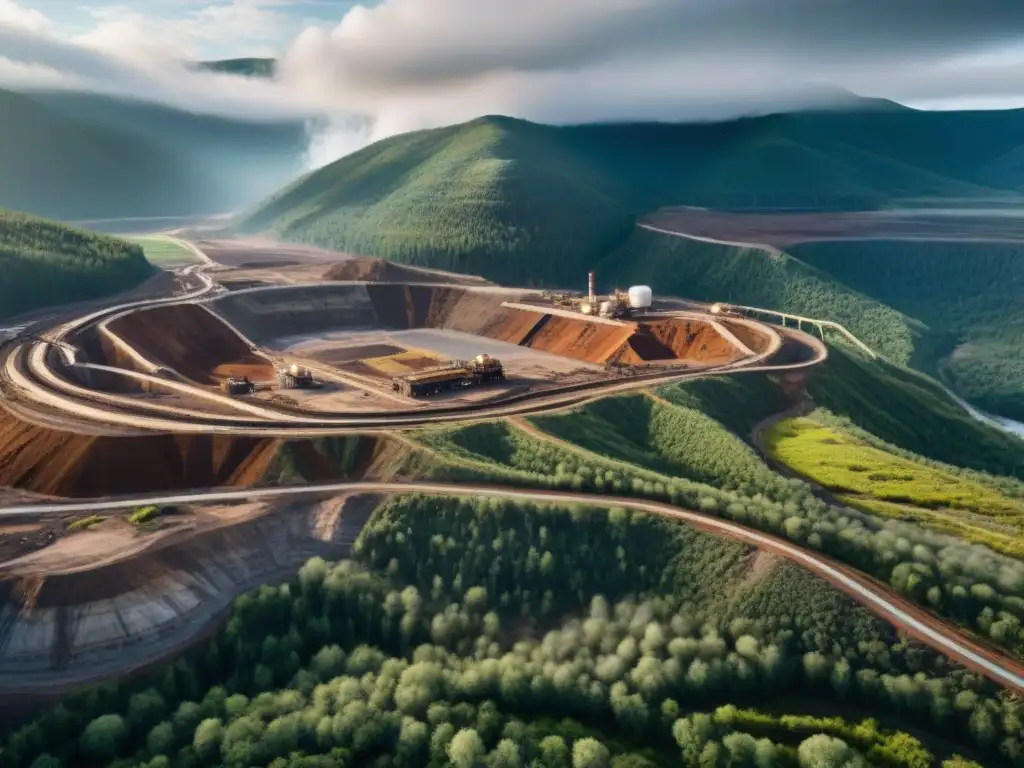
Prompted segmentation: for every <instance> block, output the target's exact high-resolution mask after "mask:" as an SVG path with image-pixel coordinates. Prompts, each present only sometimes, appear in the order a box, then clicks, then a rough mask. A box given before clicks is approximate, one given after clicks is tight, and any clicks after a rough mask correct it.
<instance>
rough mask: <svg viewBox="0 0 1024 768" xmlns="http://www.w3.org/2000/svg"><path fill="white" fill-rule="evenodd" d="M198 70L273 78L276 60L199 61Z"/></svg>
mask: <svg viewBox="0 0 1024 768" xmlns="http://www.w3.org/2000/svg"><path fill="white" fill-rule="evenodd" d="M196 66H197V67H198V68H199V69H205V70H208V71H210V72H222V73H225V74H229V75H245V76H246V77H273V76H274V72H275V70H276V69H277V59H267V58H241V59H219V60H217V61H200V62H197V63H196Z"/></svg>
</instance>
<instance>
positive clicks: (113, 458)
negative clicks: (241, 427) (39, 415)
mask: <svg viewBox="0 0 1024 768" xmlns="http://www.w3.org/2000/svg"><path fill="white" fill-rule="evenodd" d="M280 445H281V441H279V440H275V439H270V438H252V437H234V436H226V435H141V436H138V437H109V436H97V435H77V434H74V433H71V432H63V431H59V430H56V429H48V428H45V427H38V426H35V425H33V424H29V423H27V422H23V421H21V420H19V419H18V418H17V417H15V416H13V415H11V414H9V413H7V412H6V411H3V410H0V486H7V487H10V488H18V489H21V490H25V491H32V492H34V493H41V494H46V495H49V496H66V497H72V498H81V497H93V496H109V495H115V494H127V493H137V494H143V493H152V492H156V491H173V490H183V489H189V488H215V487H221V486H231V487H248V486H251V485H254V484H256V483H257V482H259V481H260V479H262V477H263V476H264V474H265V472H266V471H267V468H268V467H269V466H270V464H271V462H272V461H273V459H274V457H275V456H276V455H277V452H278V450H279V448H280Z"/></svg>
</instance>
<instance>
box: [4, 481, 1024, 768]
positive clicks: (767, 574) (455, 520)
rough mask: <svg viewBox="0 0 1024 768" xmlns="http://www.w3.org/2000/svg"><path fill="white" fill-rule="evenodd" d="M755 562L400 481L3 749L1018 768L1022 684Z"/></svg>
mask: <svg viewBox="0 0 1024 768" xmlns="http://www.w3.org/2000/svg"><path fill="white" fill-rule="evenodd" d="M762 558H763V556H755V555H754V554H753V553H752V552H751V551H750V550H749V549H748V548H747V547H745V546H743V545H741V544H737V543H733V542H729V541H725V540H721V539H716V538H714V537H712V536H709V535H707V534H704V533H699V532H697V531H695V530H693V529H690V528H687V527H684V526H677V525H673V524H671V523H669V522H667V521H664V520H660V519H657V518H654V517H651V516H646V515H634V514H631V513H629V512H627V511H626V510H623V509H613V510H602V509H590V508H579V507H577V508H573V509H563V508H558V507H552V506H541V507H538V506H533V505H516V504H511V503H495V502H493V501H488V500H483V499H479V500H476V501H473V502H470V501H460V500H456V499H450V498H447V499H440V498H429V497H426V498H425V497H415V496H414V497H400V498H395V499H393V500H391V501H388V502H385V503H383V504H382V505H381V506H380V507H379V508H378V509H377V510H376V511H375V513H374V515H373V517H372V519H371V520H370V522H369V523H368V525H367V527H366V528H365V529H364V531H363V533H362V535H361V536H360V539H359V542H358V544H357V547H356V554H355V557H354V559H353V560H352V561H345V562H341V563H337V564H333V563H325V562H324V561H323V560H321V559H319V558H316V559H313V560H311V561H309V562H308V563H307V564H306V565H305V566H304V567H303V568H302V569H301V571H300V572H299V574H297V576H296V578H294V579H292V580H291V581H290V582H289V583H288V584H286V585H283V586H281V587H270V586H267V587H263V588H262V589H260V590H258V591H255V592H253V593H252V594H250V595H247V596H245V597H243V598H241V599H239V600H238V601H237V603H236V605H235V608H234V611H233V612H232V616H231V618H230V620H229V621H228V622H227V623H226V625H225V626H224V627H223V629H221V630H220V631H219V632H218V633H216V634H215V635H214V636H213V637H212V638H210V639H209V640H208V641H206V642H205V643H203V645H202V646H201V647H199V648H197V649H196V650H195V651H194V652H192V653H189V654H188V655H187V656H186V657H184V658H182V659H179V660H178V661H176V662H168V663H166V664H165V665H164V666H163V667H162V668H160V669H157V670H155V671H153V672H150V673H148V674H144V675H141V676H136V677H127V678H125V679H123V680H119V681H117V682H116V683H112V684H108V685H106V686H102V687H98V688H94V689H92V690H90V691H88V692H85V693H83V694H81V695H79V696H75V697H72V698H70V699H68V700H66V701H65V702H63V703H62V704H61V705H60V706H57V707H55V708H52V709H50V710H48V711H46V712H45V713H43V714H41V715H40V716H39V717H37V718H36V719H35V720H33V721H32V722H31V723H29V724H27V725H25V726H24V727H22V728H20V729H18V730H16V731H14V732H13V733H10V734H8V738H7V739H6V740H5V743H4V749H3V751H2V753H0V764H2V765H4V766H11V767H13V766H28V765H32V766H37V767H38V766H47V767H49V766H58V765H75V766H83V768H92V766H97V767H98V766H108V765H110V766H122V765H123V766H128V765H133V766H146V768H165V767H167V766H206V765H223V766H228V767H229V768H234V767H235V766H238V768H245V767H246V766H257V765H259V766H271V767H272V768H288V767H289V766H294V767H297V768H321V767H322V768H327V766H332V767H333V766H342V767H346V766H351V767H353V768H354V767H355V766H373V768H413V767H414V766H415V767H419V766H429V768H442V767H444V766H457V767H459V768H475V767H476V766H488V768H527V766H529V767H530V768H570V767H571V768H654V766H663V765H673V764H682V765H694V766H696V765H706V766H780V767H782V766H794V767H795V766H808V767H809V766H821V767H822V768H824V767H825V766H828V767H829V768H831V767H832V766H850V767H851V768H852V767H854V766H866V765H869V764H870V765H884V766H892V767H893V768H919V767H923V766H930V765H936V764H938V763H939V762H941V761H948V762H943V765H946V766H950V768H953V767H954V766H959V767H960V768H976V767H977V766H979V765H982V764H985V765H988V764H995V762H1000V763H1005V764H1012V765H1020V764H1022V747H1021V741H1020V733H1019V726H1020V704H1019V702H1017V701H1016V700H1014V699H1013V698H1011V697H1007V696H1002V695H1001V694H1000V692H999V691H997V690H996V689H995V688H993V687H992V686H991V685H990V684H988V683H986V682H984V681H983V680H981V679H979V678H978V677H977V676H975V675H973V674H971V673H968V672H965V671H963V670H957V669H952V668H950V666H949V665H948V663H947V662H946V661H945V660H943V659H941V658H939V657H937V656H935V655H934V654H932V653H930V652H928V651H926V650H923V649H922V648H920V647H917V646H916V645H915V644H912V643H910V642H907V641H905V640H902V639H900V638H899V637H898V636H897V635H896V633H895V631H894V630H892V629H891V628H890V627H888V626H887V625H885V624H884V623H883V622H880V621H878V620H877V619H875V618H873V617H872V616H870V615H869V614H867V613H866V612H865V611H864V610H863V609H861V608H859V607H857V606H855V605H854V604H852V603H851V602H850V601H849V600H847V599H846V598H844V597H842V596H840V595H839V593H837V592H835V591H834V590H832V589H831V588H830V587H829V586H828V585H827V584H825V583H824V582H823V581H820V580H818V579H815V578H812V577H810V576H808V575H807V574H806V573H803V572H801V571H799V570H798V569H796V568H795V567H793V566H790V565H787V564H785V563H781V562H776V561H774V560H772V559H771V558H764V559H762ZM752 560H753V562H754V563H759V564H755V565H753V566H752V565H751V563H752ZM957 752H961V753H964V754H966V755H968V756H970V757H977V758H978V760H979V761H981V762H969V761H967V760H965V759H964V758H962V757H960V756H959V755H958V754H956V753H957ZM992 761H995V762H992Z"/></svg>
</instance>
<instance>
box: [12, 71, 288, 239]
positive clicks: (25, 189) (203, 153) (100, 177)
mask: <svg viewBox="0 0 1024 768" xmlns="http://www.w3.org/2000/svg"><path fill="white" fill-rule="evenodd" d="M305 144H306V136H305V130H304V127H303V125H302V124H301V123H299V122H282V121H278V122H256V121H245V120H237V119H227V118H220V117H209V116H204V115H197V114H193V113H190V112H185V111H182V110H177V109H172V108H170V107H164V106H160V105H156V104H150V103H144V102H138V101H129V100H125V99H117V98H112V97H106V96H100V95H96V94H89V93H72V92H66V91H61V92H49V93H30V94H28V93H15V92H12V91H3V90H0V147H2V148H3V149H2V151H0V206H2V207H6V208H11V209H15V210H22V211H26V212H29V213H33V214H37V215H43V216H49V217H53V218H63V219H78V218H92V217H97V218H98V217H108V216H109V217H126V216H148V215H154V216H156V215H163V216H171V215H188V214H195V213H211V212H220V211H225V210H231V209H233V208H235V207H237V206H239V205H245V204H247V203H251V202H252V201H253V200H254V199H258V198H259V196H261V195H263V194H268V193H269V192H271V191H272V190H273V189H274V188H275V187H277V186H279V185H280V184H283V183H285V182H286V181H287V180H288V179H290V178H292V177H293V176H294V175H295V174H296V173H298V172H299V170H300V168H301V164H302V159H303V153H304V151H305Z"/></svg>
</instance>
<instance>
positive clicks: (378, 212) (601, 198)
mask: <svg viewBox="0 0 1024 768" xmlns="http://www.w3.org/2000/svg"><path fill="white" fill-rule="evenodd" d="M877 111H880V112H889V110H877ZM897 112H898V111H897ZM910 114H912V115H918V114H923V113H914V112H910ZM818 119H819V118H817V117H815V116H814V115H807V116H803V117H802V118H801V119H800V120H799V121H796V120H793V119H790V116H786V115H781V116H769V117H764V118H756V119H746V120H737V121H733V122H730V123H722V124H704V125H672V124H638V125H591V126H570V127H561V128H556V127H551V126H543V125H536V124H532V123H528V122H526V121H522V120H513V119H509V118H496V117H490V118H481V119H478V120H474V121H472V122H470V123H466V124H463V125H459V126H453V127H450V128H442V129H437V130H433V131H423V132H418V133H413V134H406V135H402V136H396V137H393V138H390V139H387V140H385V141H383V142H379V143H377V144H375V145H373V146H370V147H367V148H365V149H363V150H361V151H360V152H357V153H355V154H353V155H351V156H349V157H346V158H344V159H342V160H340V161H338V162H336V163H334V164H332V165H329V166H327V167H325V168H322V169H320V170H318V171H316V172H315V173H313V174H310V175H309V176H307V177H305V178H303V179H300V180H299V181H298V182H296V183H295V184H293V185H292V186H290V187H289V188H287V189H286V190H284V191H283V192H281V193H279V194H277V195H275V196H274V197H272V198H271V199H269V200H267V201H265V202H264V203H262V204H261V205H260V206H258V207H257V208H256V209H254V210H253V211H251V212H250V213H249V214H248V215H247V216H245V217H243V218H242V219H241V220H240V222H239V225H240V228H241V229H243V230H245V231H263V230H269V231H272V232H274V233H275V234H277V235H279V236H281V237H284V238H286V239H291V240H296V241H302V242H308V243H314V244H317V245H322V246H328V247H333V248H341V249H347V250H356V251H360V252H364V253H369V254H372V255H376V256H382V257H385V258H391V259H395V260H398V261H406V262H413V263H418V264H426V265H430V266H436V267H444V268H454V269H462V270H466V271H472V272H477V273H480V274H483V275H485V276H487V277H490V278H493V279H497V280H506V281H507V280H515V281H516V282H526V283H532V284H537V283H542V282H543V283H558V282H565V281H566V280H568V279H570V278H572V277H574V276H575V275H576V274H577V273H578V272H579V271H580V270H581V268H582V267H583V266H585V265H588V264H593V263H594V262H596V261H597V260H598V259H599V258H601V257H602V256H604V255H605V254H606V253H607V252H608V251H609V250H610V249H611V247H612V246H614V245H615V244H616V242H617V241H618V242H621V241H622V240H624V239H625V238H626V237H627V236H628V235H629V231H630V227H629V222H630V220H631V219H632V217H635V216H637V215H640V214H643V213H646V212H648V211H650V210H652V209H654V208H657V207H659V206H661V205H667V204H690V205H706V206H719V207H721V206H746V205H760V206H764V205H770V206H793V205H802V206H808V205H815V206H826V207H873V206H877V205H880V204H883V203H886V202H888V201H890V200H893V199H896V198H901V197H935V196H939V197H947V198H949V197H978V196H981V195H993V194H998V193H997V192H995V191H994V190H990V189H985V188H982V187H980V186H979V185H977V184H976V183H974V182H973V181H969V180H964V179H963V178H954V177H951V176H948V175H943V174H940V173H937V172H935V171H933V170H928V169H924V168H920V167H917V166H914V165H913V164H911V163H908V162H905V161H903V160H902V159H900V158H899V157H898V156H889V155H886V154H883V153H881V152H880V151H871V150H868V149H864V148H861V147H859V146H856V145H854V144H850V143H845V142H842V141H839V140H837V139H835V138H833V137H832V136H830V135H827V134H826V133H824V132H822V131H815V130H813V127H814V125H815V124H816V123H815V120H818ZM835 119H838V118H835V117H832V116H823V117H821V118H820V120H824V121H832V120H835ZM822 124H823V125H828V124H829V123H828V122H825V123H822ZM1022 125H1024V123H1022ZM901 129H902V124H901ZM851 138H855V136H852V135H851ZM894 141H895V140H894ZM895 143H896V144H897V145H898V144H899V142H895ZM876 149H877V147H876ZM986 161H987V158H986ZM972 162H973V161H972Z"/></svg>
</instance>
